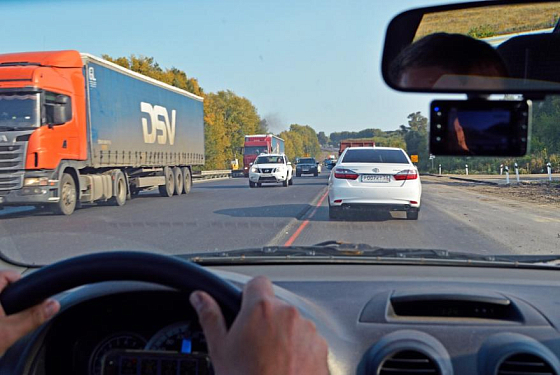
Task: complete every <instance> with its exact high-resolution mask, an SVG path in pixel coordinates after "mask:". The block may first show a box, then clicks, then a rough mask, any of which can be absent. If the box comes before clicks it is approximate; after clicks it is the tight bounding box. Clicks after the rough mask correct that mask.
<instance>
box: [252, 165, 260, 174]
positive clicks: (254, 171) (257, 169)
mask: <svg viewBox="0 0 560 375" xmlns="http://www.w3.org/2000/svg"><path fill="white" fill-rule="evenodd" d="M258 171H259V168H257V167H255V166H254V165H253V166H252V167H251V172H253V173H257V172H258Z"/></svg>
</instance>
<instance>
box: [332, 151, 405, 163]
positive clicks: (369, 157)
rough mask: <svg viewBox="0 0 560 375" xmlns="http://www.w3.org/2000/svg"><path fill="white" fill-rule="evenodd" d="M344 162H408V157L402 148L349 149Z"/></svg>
mask: <svg viewBox="0 0 560 375" xmlns="http://www.w3.org/2000/svg"><path fill="white" fill-rule="evenodd" d="M342 162H343V163H395V164H408V159H407V158H406V155H405V154H404V152H403V151H401V150H348V151H346V155H344V159H342Z"/></svg>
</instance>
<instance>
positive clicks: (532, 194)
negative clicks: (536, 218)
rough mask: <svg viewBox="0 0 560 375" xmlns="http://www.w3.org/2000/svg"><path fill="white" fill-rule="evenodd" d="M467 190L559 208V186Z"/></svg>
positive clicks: (478, 186)
mask: <svg viewBox="0 0 560 375" xmlns="http://www.w3.org/2000/svg"><path fill="white" fill-rule="evenodd" d="M467 188H468V189H469V190H473V191H476V192H478V193H483V194H491V195H497V196H500V197H501V198H506V199H507V198H511V199H514V200H516V201H523V202H527V203H536V204H546V205H553V206H557V207H559V208H560V184H559V183H556V184H555V183H552V184H548V183H542V182H522V183H521V184H519V185H510V186H507V185H500V186H489V185H482V184H472V185H469V186H468V187H467Z"/></svg>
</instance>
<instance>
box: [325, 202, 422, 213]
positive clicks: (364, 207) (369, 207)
mask: <svg viewBox="0 0 560 375" xmlns="http://www.w3.org/2000/svg"><path fill="white" fill-rule="evenodd" d="M334 206H336V205H334ZM339 207H341V208H342V209H343V210H348V211H351V210H352V211H420V205H414V206H413V205H411V204H385V203H342V204H341V205H340V206H339Z"/></svg>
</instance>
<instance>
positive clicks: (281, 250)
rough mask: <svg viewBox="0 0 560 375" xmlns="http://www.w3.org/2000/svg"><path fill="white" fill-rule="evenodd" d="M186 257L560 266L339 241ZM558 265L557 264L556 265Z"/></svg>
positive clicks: (537, 259)
mask: <svg viewBox="0 0 560 375" xmlns="http://www.w3.org/2000/svg"><path fill="white" fill-rule="evenodd" d="M185 257H187V258H189V259H190V260H192V261H195V262H204V261H209V260H212V261H219V260H220V259H222V260H226V259H228V260H249V259H253V260H254V259H271V258H275V259H280V258H282V259H286V260H289V259H307V258H310V259H316V260H319V259H325V258H329V259H348V258H352V259H353V260H360V259H362V260H364V261H368V260H369V261H370V260H383V259H403V260H405V259H409V260H415V259H416V260H435V259H437V260H453V261H473V262H485V263H513V264H519V263H524V264H528V263H529V264H543V265H544V264H546V265H553V264H556V265H558V264H560V261H559V258H558V257H557V256H542V255H535V256H532V255H481V254H472V253H466V252H458V251H449V250H441V249H409V248H405V249H399V248H383V247H377V246H370V245H368V244H354V243H344V242H339V241H325V242H321V243H318V244H315V245H310V246H309V245H306V246H265V247H261V248H251V249H241V250H229V251H222V252H213V253H198V254H188V255H185ZM554 262H556V263H554Z"/></svg>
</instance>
